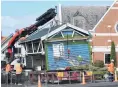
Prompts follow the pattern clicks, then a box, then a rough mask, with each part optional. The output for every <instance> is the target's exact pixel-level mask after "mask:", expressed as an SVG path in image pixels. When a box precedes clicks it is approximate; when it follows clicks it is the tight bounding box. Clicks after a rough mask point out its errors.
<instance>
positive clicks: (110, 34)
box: [92, 33, 118, 36]
mask: <svg viewBox="0 0 118 87" xmlns="http://www.w3.org/2000/svg"><path fill="white" fill-rule="evenodd" d="M92 35H93V36H95V35H96V36H118V33H92Z"/></svg>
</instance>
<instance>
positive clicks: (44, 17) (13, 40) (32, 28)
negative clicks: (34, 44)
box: [7, 8, 56, 62]
mask: <svg viewBox="0 0 118 87" xmlns="http://www.w3.org/2000/svg"><path fill="white" fill-rule="evenodd" d="M55 16H56V12H55V9H54V8H51V9H49V10H47V11H46V12H45V13H44V14H43V15H41V16H40V17H38V18H36V21H37V22H36V23H35V24H33V25H31V26H29V27H26V28H23V29H20V30H17V31H16V32H15V34H14V35H13V36H12V38H11V40H10V41H9V43H8V48H7V50H8V53H7V55H8V56H7V57H8V58H10V61H9V62H12V60H14V49H15V46H14V44H15V43H16V42H17V41H18V40H19V39H20V38H21V37H25V36H26V35H29V34H31V33H33V32H34V31H36V30H37V29H38V27H39V26H42V25H44V24H45V23H47V22H48V21H50V20H51V19H52V18H54V17H55Z"/></svg>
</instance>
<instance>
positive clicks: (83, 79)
mask: <svg viewBox="0 0 118 87" xmlns="http://www.w3.org/2000/svg"><path fill="white" fill-rule="evenodd" d="M82 76H83V77H82V83H81V84H83V85H84V84H86V81H85V76H84V72H83V75H82Z"/></svg>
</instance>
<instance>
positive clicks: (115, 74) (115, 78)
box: [114, 71, 118, 82]
mask: <svg viewBox="0 0 118 87" xmlns="http://www.w3.org/2000/svg"><path fill="white" fill-rule="evenodd" d="M117 81H118V79H117V73H116V71H115V80H114V82H117Z"/></svg>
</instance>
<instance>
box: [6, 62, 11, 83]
mask: <svg viewBox="0 0 118 87" xmlns="http://www.w3.org/2000/svg"><path fill="white" fill-rule="evenodd" d="M5 71H6V84H8V83H9V75H10V71H11V66H10V64H9V63H7V64H6V67H5Z"/></svg>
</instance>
